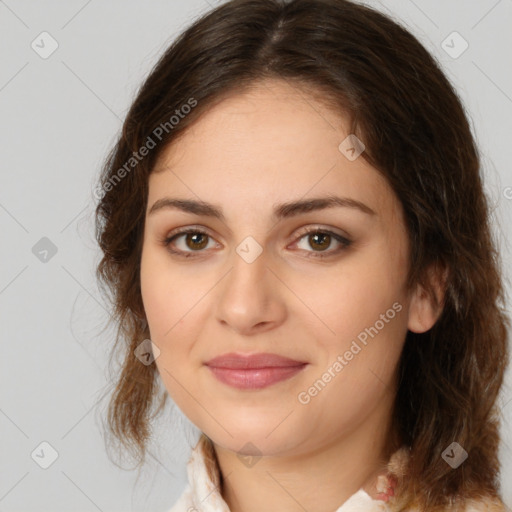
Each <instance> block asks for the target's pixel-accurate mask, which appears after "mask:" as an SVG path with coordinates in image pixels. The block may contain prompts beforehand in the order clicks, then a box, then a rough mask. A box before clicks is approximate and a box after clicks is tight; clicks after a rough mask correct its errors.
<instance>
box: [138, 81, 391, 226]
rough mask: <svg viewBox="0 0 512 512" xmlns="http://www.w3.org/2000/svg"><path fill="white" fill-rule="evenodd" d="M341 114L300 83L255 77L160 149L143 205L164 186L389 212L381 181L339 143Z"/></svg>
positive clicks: (243, 202) (236, 198)
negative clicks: (342, 201) (348, 203)
mask: <svg viewBox="0 0 512 512" xmlns="http://www.w3.org/2000/svg"><path fill="white" fill-rule="evenodd" d="M347 121H348V119H347V118H346V117H345V116H343V115H342V114H340V113H339V112H334V111H333V110H332V109H330V108H329V107H327V106H326V104H325V102H322V101H319V99H318V95H315V96H313V95H311V94H310V93H309V92H308V91H307V90H305V89H303V88H298V87H296V86H295V85H291V84H289V83H287V82H285V81H281V80H267V81H264V82H260V83H258V84H256V85H254V86H253V87H251V88H250V89H249V90H246V91H244V92H242V93H238V94H234V95H232V96H229V97H227V98H225V99H224V100H222V101H221V102H220V103H218V104H216V105H214V106H213V107H212V108H210V109H208V110H207V111H206V112H205V113H204V114H203V115H202V116H201V117H200V118H199V119H198V120H197V121H196V122H195V123H194V124H192V125H191V126H190V127H189V128H188V129H187V131H186V132H185V133H184V135H182V136H181V137H180V138H179V139H178V140H177V141H175V142H174V143H173V144H171V145H169V146H167V147H166V148H165V149H164V150H162V153H161V154H160V155H159V159H158V161H157V163H156V165H155V169H154V171H156V172H153V173H152V174H151V175H150V179H149V201H148V206H149V207H150V206H151V205H152V204H153V202H154V201H156V200H158V199H159V198H160V197H161V196H163V195H165V194H169V195H173V196H176V195H179V196H181V197H189V198H194V199H196V200H197V199H199V200H204V201H208V202H212V203H216V204H222V205H225V209H229V206H230V205H231V206H233V207H235V206H237V205H239V206H243V207H244V208H246V209H247V208H251V207H253V208H257V209H258V210H260V211H262V210H263V209H264V208H266V206H265V205H268V209H269V210H270V207H271V205H272V204H277V203H284V202H286V201H291V200H296V199H299V198H307V197H309V196H311V197H313V196H315V197H318V196H320V195H325V194H328V193H330V194H338V195H343V196H348V197H352V198H354V199H356V200H360V201H362V202H365V203H366V204H368V205H369V206H370V207H371V208H372V209H374V210H376V211H378V212H380V214H383V215H391V216H393V215H394V214H395V213H396V211H395V210H396V209H397V208H398V207H399V205H398V203H397V199H396V197H395V196H394V193H393V191H392V189H391V188H390V187H389V185H388V184H387V181H386V180H385V179H384V178H383V177H382V175H381V174H380V173H379V172H377V170H375V169H374V168H373V167H371V166H370V165H369V164H368V163H367V162H366V161H365V160H364V159H363V158H361V157H359V158H357V159H356V160H354V161H351V160H349V159H348V158H347V157H346V156H345V154H344V153H343V152H342V151H341V150H340V148H339V146H340V144H341V143H342V142H343V141H344V140H345V139H346V138H347V136H349V135H350V132H349V131H348V122H347ZM363 142H364V141H363Z"/></svg>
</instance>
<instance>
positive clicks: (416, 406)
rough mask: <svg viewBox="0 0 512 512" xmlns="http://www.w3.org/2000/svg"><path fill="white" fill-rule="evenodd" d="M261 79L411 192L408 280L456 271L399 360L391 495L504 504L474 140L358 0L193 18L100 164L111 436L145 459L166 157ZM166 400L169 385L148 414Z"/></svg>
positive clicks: (493, 317) (425, 63)
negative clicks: (157, 185) (157, 224)
mask: <svg viewBox="0 0 512 512" xmlns="http://www.w3.org/2000/svg"><path fill="white" fill-rule="evenodd" d="M266 78H273V79H275V78H278V79H282V80H286V81H287V82H288V83H289V84H292V85H293V86H294V87H297V88H300V87H302V88H305V89H304V90H308V91H309V92H310V93H311V94H315V95H316V97H318V98H319V100H321V101H324V102H325V103H326V104H328V105H329V106H330V108H332V109H335V110H336V111H338V112H340V113H343V114H345V115H348V116H349V119H350V123H351V124H350V126H351V133H353V134H356V135H357V137H358V138H360V139H361V140H362V141H364V144H365V146H366V149H365V151H364V153H363V154H362V158H365V159H366V160H367V162H368V163H369V164H371V165H372V166H373V167H374V168H375V169H377V171H378V172H379V173H381V174H382V175H383V176H384V177H385V178H386V179H387V181H388V183H389V184H390V185H391V187H392V189H393V190H394V192H395V193H396V196H397V197H398V199H399V200H400V202H401V204H402V207H403V211H404V214H405V220H406V228H407V233H408V236H409V239H410V241H411V243H410V247H411V249H410V255H409V262H410V265H409V268H408V270H407V283H408V286H409V289H412V287H414V286H416V285H418V284H420V285H421V286H423V288H424V290H425V291H426V293H429V294H431V295H432V297H433V298H435V295H434V290H433V288H432V286H431V281H430V280H429V276H430V272H431V271H432V269H437V270H442V271H443V272H444V275H445V277H446V280H445V288H444V290H445V294H444V300H443V303H442V312H441V314H440V316H439V318H438V320H437V322H436V323H435V325H434V326H433V327H432V328H431V329H430V330H429V331H427V332H425V333H421V334H418V333H413V332H411V331H408V333H407V336H406V340H405V344H404V348H403V353H402V355H401V359H400V363H399V387H398V392H397V396H396V401H395V405H394V409H393V430H394V431H395V432H397V434H398V435H399V436H400V439H401V441H402V442H403V443H404V444H405V445H406V446H408V447H409V448H410V459H409V461H408V466H407V471H406V475H405V477H404V478H400V481H399V483H398V488H397V492H396V494H397V495H396V497H395V498H394V499H393V500H392V501H391V502H390V505H391V506H392V507H394V508H393V510H397V511H399V510H406V509H407V508H408V507H412V506H415V507H417V508H418V509H419V510H422V511H423V510H425V511H436V510H445V509H446V508H445V507H446V506H448V505H450V506H451V507H455V506H458V504H461V503H463V502H464V500H469V499H478V498H480V497H483V496H488V497H490V498H495V500H496V503H498V504H499V503H501V501H500V491H499V481H498V476H499V471H500V468H499V460H498V449H499V443H500V438H499V427H500V422H501V418H500V414H499V410H498V408H497V398H498V395H499V391H500V388H501V386H502V383H503V378H504V372H505V370H506V368H507V365H508V359H509V352H508V350H509V348H508V345H507V332H508V329H509V319H508V317H507V316H506V314H505V308H504V301H505V298H504V289H503V283H502V276H501V270H500V261H499V254H498V253H497V251H496V249H495V240H494V238H493V234H492V231H491V222H490V213H491V212H490V208H489V204H488V200H487V198H486V195H485V194H484V190H483V183H482V179H483V177H482V172H481V160H480V156H479V152H478V148H477V146H476V142H475V139H474V136H473V134H472V131H471V128H470V125H469V123H468V118H467V116H466V113H465V109H464V106H463V104H462V101H461V100H460V98H459V97H458V95H457V93H456V91H455V90H454V88H453V86H452V85H451V84H450V82H449V80H448V79H447V77H446V76H445V75H444V74H443V72H442V71H441V69H440V66H439V64H438V63H437V62H436V60H435V59H434V58H433V56H431V55H430V54H429V53H428V52H427V50H426V49H425V48H424V47H423V46H422V44H421V43H420V42H419V41H418V40H417V39H416V38H415V37H414V36H413V35H412V34H411V33H409V32H408V31H407V30H406V29H405V28H403V27H402V26H401V25H399V24H398V23H397V22H395V21H393V20H392V19H391V18H389V17H387V16H386V15H384V14H382V13H380V12H378V11H376V10H374V9H371V8H369V7H367V6H364V5H361V4H356V3H353V2H351V1H348V0H291V1H278V0H232V1H229V2H227V3H225V4H223V5H221V6H219V7H217V8H216V9H213V10H211V11H210V12H208V13H206V14H204V15H202V16H201V17H199V18H198V19H197V20H196V21H195V22H194V23H193V24H192V25H191V26H190V27H189V28H187V29H186V30H185V31H184V32H183V33H182V34H181V35H180V36H179V37H178V38H177V39H176V40H175V41H174V42H173V43H172V44H171V45H170V46H169V47H168V49H167V50H166V51H165V52H164V53H163V55H162V56H161V57H160V59H159V60H158V62H157V63H156V64H155V66H154V67H153V68H152V70H151V72H150V73H149V75H148V77H147V78H146V80H145V81H144V83H143V84H142V85H141V87H140V89H139V90H138V91H137V94H136V97H135V99H134V101H133V103H132V105H131V108H130V109H129V112H128V114H127V116H126V119H125V121H124V124H123V127H122V133H121V134H120V135H119V138H118V140H117V141H116V143H115V146H114V147H113V148H112V150H111V152H110V154H109V155H108V157H107V158H106V161H105V162H104V165H103V168H102V172H101V176H100V179H99V182H98V189H97V190H98V191H100V194H99V196H100V198H99V202H98V204H97V206H96V212H95V213H96V218H95V220H96V239H97V241H98V244H99V246H100V248H101V250H102V252H103V254H102V259H101V261H100V263H99V264H98V266H97V269H96V272H97V277H98V280H99V281H100V283H101V290H102V291H103V292H107V290H106V288H108V292H110V294H109V297H108V298H109V300H110V302H111V304H112V315H113V316H112V320H113V321H114V322H115V324H116V325H117V327H118V329H117V336H116V339H115V344H114V347H117V348H118V349H119V350H120V352H121V354H123V355H124V361H123V364H122V368H121V371H120V374H119V375H118V376H117V378H116V387H115V389H114V391H113V394H112V397H111V400H110V403H109V409H108V425H109V427H108V428H109V430H110V432H111V433H112V434H113V435H114V436H115V437H116V438H117V439H119V440H121V441H122V443H123V445H124V447H125V448H127V449H129V450H133V452H134V453H136V454H138V456H139V459H140V461H141V462H142V461H143V460H144V459H145V453H146V445H147V441H148V440H149V438H150V431H151V420H152V417H153V416H152V408H153V406H154V404H155V399H156V397H157V390H158V378H159V376H158V372H157V369H156V365H154V364H151V365H144V364H141V362H140V361H139V360H138V359H137V358H136V357H135V356H134V350H135V349H136V347H137V346H138V345H139V344H140V343H141V341H142V340H144V339H145V338H147V337H148V328H147V323H146V322H145V314H144V308H143V304H142V298H141V288H140V258H141V250H142V238H143V233H144V219H145V211H146V208H147V196H148V178H149V175H150V173H151V172H152V170H153V167H154V164H155V162H156V159H157V158H158V156H159V155H160V154H161V152H162V150H163V149H164V148H166V147H167V146H168V145H169V144H172V143H173V142H175V141H177V140H178V139H179V137H180V135H182V134H184V133H185V131H186V129H187V127H188V126H190V125H191V123H193V122H194V121H197V120H198V119H199V118H200V116H201V114H202V113H203V112H206V111H208V109H210V108H211V107H212V105H214V104H216V103H217V102H219V101H221V100H222V99H223V98H226V97H228V96H230V95H233V94H237V93H238V92H241V91H242V90H244V89H245V88H247V87H250V86H251V85H254V84H255V83H257V82H259V81H261V80H264V79H266ZM192 104H194V105H195V106H194V107H193V108H192V107H190V105H192ZM185 105H189V107H190V108H185V107H184V106H185ZM185 114H186V115H185ZM173 119H174V120H173ZM157 134H158V135H157ZM150 141H152V142H153V144H150ZM150 146H153V147H151V149H148V148H149V147H150ZM143 147H146V149H147V151H142V149H141V148H143ZM142 153H144V156H142ZM123 170H124V172H123ZM113 350H114V348H113ZM166 399H167V393H165V392H164V393H163V395H162V396H161V397H160V401H159V404H158V405H159V406H158V408H157V410H156V412H154V414H157V413H158V412H159V411H160V410H161V409H162V407H163V405H164V403H165V402H166ZM454 441H456V442H457V443H459V444H460V445H461V446H462V447H463V448H464V449H465V450H466V451H467V452H468V454H469V457H468V458H467V460H466V461H465V462H464V463H463V464H461V465H460V466H459V467H457V468H456V469H452V468H451V467H450V466H449V465H448V464H447V463H446V462H445V461H444V460H443V458H442V453H443V451H444V450H445V449H446V448H447V447H448V446H449V445H450V444H451V443H452V442H454Z"/></svg>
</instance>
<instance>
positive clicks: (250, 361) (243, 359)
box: [205, 353, 306, 370]
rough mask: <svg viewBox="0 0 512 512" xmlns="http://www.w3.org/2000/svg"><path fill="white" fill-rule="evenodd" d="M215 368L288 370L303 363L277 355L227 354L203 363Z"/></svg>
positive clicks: (303, 362)
mask: <svg viewBox="0 0 512 512" xmlns="http://www.w3.org/2000/svg"><path fill="white" fill-rule="evenodd" d="M205 364H206V365H207V366H211V367H215V368H229V369H232V370H240V369H243V370H256V369H259V368H288V367H290V366H302V365H304V364H306V363H305V361H296V360H294V359H290V358H288V357H283V356H279V355H277V354H270V353H260V354H250V355H243V354H236V353H229V354H223V355H221V356H218V357H214V358H213V359H210V360H209V361H208V362H206V363H205Z"/></svg>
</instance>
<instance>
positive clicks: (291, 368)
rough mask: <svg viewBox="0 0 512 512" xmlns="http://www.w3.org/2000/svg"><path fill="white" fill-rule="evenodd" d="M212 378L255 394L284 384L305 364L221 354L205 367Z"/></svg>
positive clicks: (269, 357) (265, 356)
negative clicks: (260, 390)
mask: <svg viewBox="0 0 512 512" xmlns="http://www.w3.org/2000/svg"><path fill="white" fill-rule="evenodd" d="M205 365H206V366H207V367H208V368H209V370H210V371H211V372H212V374H213V375H214V376H215V377H216V378H217V379H218V380H219V381H220V382H222V383H223V384H227V385H228V386H230V387H233V388H238V389H245V390H257V389H262V388H266V387H268V386H271V385H273V384H277V383H278V382H281V381H284V380H288V379H290V378H292V377H293V376H294V375H296V374H298V373H300V372H301V371H302V370H303V369H304V368H305V367H306V366H307V365H308V363H306V362H303V361H296V360H294V359H290V358H288V357H283V356H279V355H277V354H268V353H261V354H252V355H243V354H235V353H230V354H224V355H222V356H218V357H215V358H213V359H211V360H210V361H208V362H207V363H205Z"/></svg>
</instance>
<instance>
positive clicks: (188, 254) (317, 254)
mask: <svg viewBox="0 0 512 512" xmlns="http://www.w3.org/2000/svg"><path fill="white" fill-rule="evenodd" d="M317 233H320V234H323V235H330V236H331V237H332V238H334V239H335V240H336V241H337V242H339V243H340V244H341V245H342V247H341V248H339V249H336V250H334V251H306V252H308V253H309V254H308V256H306V258H318V259H323V258H329V257H331V256H333V255H334V254H338V253H340V252H341V251H343V250H345V249H347V248H348V247H349V246H350V245H351V244H352V241H351V240H349V239H348V238H345V237H343V236H341V235H339V234H338V233H334V232H333V231H330V230H328V229H318V228H313V229H309V230H307V231H306V232H305V233H303V234H302V235H301V236H300V237H299V238H298V239H297V241H299V240H301V239H302V238H304V237H306V236H308V235H311V234H317ZM186 234H200V235H205V236H207V237H209V238H213V237H211V236H210V235H209V234H208V233H206V232H205V231H202V230H201V229H197V228H196V229H192V228H184V229H182V230H180V231H177V232H175V233H173V234H171V235H170V236H168V237H166V238H164V239H163V240H161V243H162V244H163V245H164V246H165V247H166V248H167V250H168V251H169V252H171V253H172V254H176V255H178V256H180V257H183V258H195V257H197V256H199V254H200V253H202V252H204V250H199V251H181V250H175V249H171V247H170V245H171V242H173V241H174V240H175V239H176V238H178V237H179V236H181V235H186ZM326 252H327V254H325V253H326ZM194 253H199V254H197V255H194Z"/></svg>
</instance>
